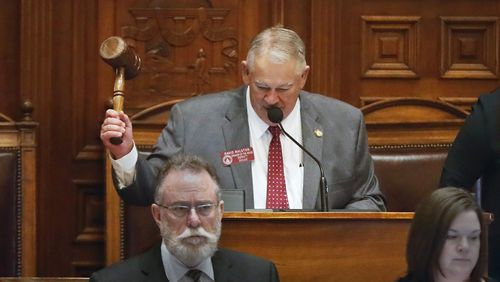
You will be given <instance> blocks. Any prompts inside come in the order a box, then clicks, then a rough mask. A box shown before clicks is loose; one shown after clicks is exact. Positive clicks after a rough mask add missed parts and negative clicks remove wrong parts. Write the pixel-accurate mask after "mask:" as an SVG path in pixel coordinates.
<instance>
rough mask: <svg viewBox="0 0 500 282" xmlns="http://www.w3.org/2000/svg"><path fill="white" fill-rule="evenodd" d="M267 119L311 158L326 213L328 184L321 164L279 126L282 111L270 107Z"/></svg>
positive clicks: (322, 208) (322, 209)
mask: <svg viewBox="0 0 500 282" xmlns="http://www.w3.org/2000/svg"><path fill="white" fill-rule="evenodd" d="M267 118H268V119H269V120H270V121H271V122H272V123H277V124H278V125H279V127H280V128H281V131H283V133H284V134H285V135H286V136H287V137H288V138H290V140H292V141H293V143H295V144H296V145H297V146H299V148H300V149H302V151H304V152H305V153H306V154H307V155H309V157H311V158H312V159H313V160H314V161H315V162H316V163H317V164H318V167H319V171H320V174H321V178H320V181H319V196H320V199H321V211H323V212H326V211H328V184H327V183H326V177H325V173H324V171H323V166H322V165H321V162H320V161H319V160H318V159H317V158H316V157H315V156H313V154H311V153H310V152H309V151H308V150H307V149H306V148H305V147H304V146H302V145H301V144H300V143H299V142H297V140H295V139H294V138H293V137H292V136H291V135H290V134H288V133H287V132H286V131H285V129H284V128H283V126H282V125H281V121H282V120H283V111H282V110H281V109H280V108H278V107H275V106H272V107H270V108H268V109H267Z"/></svg>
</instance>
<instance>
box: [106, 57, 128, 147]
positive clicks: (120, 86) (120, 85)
mask: <svg viewBox="0 0 500 282" xmlns="http://www.w3.org/2000/svg"><path fill="white" fill-rule="evenodd" d="M124 90H125V69H124V68H123V67H119V68H117V69H116V76H115V86H114V89H113V109H114V110H115V111H117V112H121V111H123V101H124V100H125V98H124V97H125V93H124ZM109 142H111V144H113V145H120V144H121V143H122V142H123V139H122V137H111V138H110V139H109Z"/></svg>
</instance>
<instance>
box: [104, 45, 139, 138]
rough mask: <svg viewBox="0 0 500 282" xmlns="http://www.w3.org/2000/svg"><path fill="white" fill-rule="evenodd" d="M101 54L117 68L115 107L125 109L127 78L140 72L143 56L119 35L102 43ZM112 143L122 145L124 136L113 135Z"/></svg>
mask: <svg viewBox="0 0 500 282" xmlns="http://www.w3.org/2000/svg"><path fill="white" fill-rule="evenodd" d="M99 54H100V55H101V58H102V59H103V61H104V62H106V63H107V64H108V65H110V66H112V67H113V69H115V86H114V89H113V109H114V110H115V111H117V112H120V111H122V110H123V102H124V96H125V80H129V79H132V78H134V77H136V76H137V75H138V74H139V71H140V69H141V58H140V57H139V56H137V54H136V53H135V51H134V49H132V48H130V47H129V46H128V45H127V43H126V42H125V40H124V39H123V38H121V37H118V36H111V37H109V38H107V39H106V40H104V41H103V42H102V43H101V47H100V48H99ZM109 141H110V142H111V144H114V145H120V144H121V143H122V142H123V139H122V137H112V138H111V139H110V140H109Z"/></svg>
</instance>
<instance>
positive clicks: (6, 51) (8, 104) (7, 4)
mask: <svg viewBox="0 0 500 282" xmlns="http://www.w3.org/2000/svg"><path fill="white" fill-rule="evenodd" d="M19 13H20V1H18V0H4V1H0V65H1V68H0V98H1V101H2V102H0V112H2V113H4V114H6V115H8V116H10V117H12V118H13V119H15V120H19V118H20V117H21V112H20V111H19V109H20V107H21V99H20V96H19V76H18V75H17V74H18V73H19V67H20V65H19V36H20V34H19V27H20V21H19Z"/></svg>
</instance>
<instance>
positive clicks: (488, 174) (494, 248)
mask: <svg viewBox="0 0 500 282" xmlns="http://www.w3.org/2000/svg"><path fill="white" fill-rule="evenodd" d="M479 179H480V181H479V182H480V186H481V188H480V190H479V191H477V192H478V193H477V195H478V196H479V198H480V200H481V208H482V209H483V210H485V211H486V212H491V213H493V214H494V215H495V216H496V217H499V216H500V88H498V89H496V90H495V91H493V92H491V93H488V94H483V95H481V96H480V97H479V99H478V101H477V103H476V104H475V105H474V106H473V108H472V112H471V114H470V115H469V116H468V117H467V119H466V121H465V124H464V125H463V127H462V128H461V129H460V132H459V133H458V135H457V137H456V139H455V141H454V142H453V145H452V147H451V148H450V151H449V152H448V157H447V158H446V161H445V163H444V167H443V172H442V174H441V182H440V185H441V186H442V187H444V186H455V187H461V188H465V189H467V190H469V191H473V188H472V187H473V186H474V183H476V182H478V180H479ZM488 253H489V255H490V260H489V264H488V265H489V267H488V269H489V274H490V276H491V277H493V278H495V279H496V280H499V281H500V221H498V220H495V221H493V222H492V223H491V225H490V226H489V251H488Z"/></svg>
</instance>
